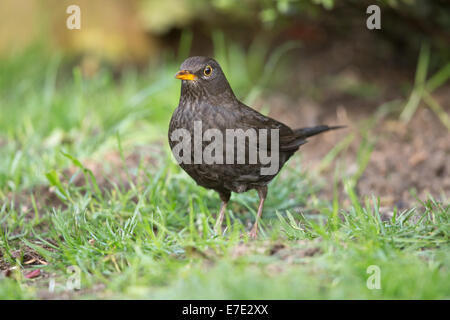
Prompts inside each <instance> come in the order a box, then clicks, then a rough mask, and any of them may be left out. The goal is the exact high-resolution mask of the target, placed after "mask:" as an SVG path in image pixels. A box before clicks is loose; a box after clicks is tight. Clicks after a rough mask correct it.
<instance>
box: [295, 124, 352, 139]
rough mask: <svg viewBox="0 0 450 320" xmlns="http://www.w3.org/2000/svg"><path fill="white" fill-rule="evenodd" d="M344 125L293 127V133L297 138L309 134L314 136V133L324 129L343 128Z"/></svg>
mask: <svg viewBox="0 0 450 320" xmlns="http://www.w3.org/2000/svg"><path fill="white" fill-rule="evenodd" d="M345 127H346V126H333V127H329V126H325V125H322V126H316V127H308V128H300V129H295V130H294V133H295V135H296V136H298V137H299V138H303V139H305V138H308V137H311V136H315V135H316V134H319V133H322V132H325V131H329V130H335V129H341V128H345Z"/></svg>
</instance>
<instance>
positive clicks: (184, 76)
mask: <svg viewBox="0 0 450 320" xmlns="http://www.w3.org/2000/svg"><path fill="white" fill-rule="evenodd" d="M175 78H177V79H181V80H195V79H197V76H196V75H195V74H193V73H190V72H189V71H187V70H180V71H178V72H177V74H176V75H175Z"/></svg>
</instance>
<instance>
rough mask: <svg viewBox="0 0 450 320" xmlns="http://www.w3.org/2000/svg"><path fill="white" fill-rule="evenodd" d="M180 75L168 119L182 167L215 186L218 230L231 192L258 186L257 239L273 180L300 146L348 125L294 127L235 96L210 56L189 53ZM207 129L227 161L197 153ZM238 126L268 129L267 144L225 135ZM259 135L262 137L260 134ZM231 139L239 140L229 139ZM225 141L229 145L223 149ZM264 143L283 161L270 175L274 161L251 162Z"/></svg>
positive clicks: (202, 148)
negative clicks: (176, 99) (176, 101)
mask: <svg viewBox="0 0 450 320" xmlns="http://www.w3.org/2000/svg"><path fill="white" fill-rule="evenodd" d="M175 78H176V79H180V80H181V94H180V99H179V104H178V107H177V108H176V109H175V110H174V112H173V114H172V117H171V119H170V123H169V130H168V136H169V145H170V148H171V150H172V153H173V154H174V156H175V158H177V161H178V163H179V165H180V166H181V168H182V169H183V170H184V171H185V172H186V173H187V174H188V175H189V176H190V177H191V178H192V179H193V180H195V182H196V183H197V184H198V185H200V186H202V187H204V188H207V189H213V190H215V191H216V192H217V193H218V194H219V197H220V199H221V201H222V204H221V207H220V211H219V214H218V217H217V219H216V223H215V227H214V230H215V231H216V232H221V231H220V230H221V226H222V222H223V219H224V215H225V212H226V207H227V204H228V202H229V200H230V197H231V193H232V192H235V193H242V192H246V191H249V190H256V191H257V193H258V196H259V206H258V211H257V214H256V219H255V222H254V224H253V227H252V228H251V231H250V232H249V236H250V238H253V239H254V238H257V233H258V222H259V219H261V216H262V212H263V207H264V202H265V200H266V197H267V192H268V184H269V182H270V181H271V180H272V179H273V178H274V177H275V176H276V175H277V174H278V173H279V171H280V170H281V168H282V167H283V165H284V164H285V163H286V161H288V160H289V158H290V157H291V156H292V155H293V154H294V153H295V152H296V151H297V150H298V149H299V147H300V146H301V145H303V144H304V143H306V141H307V140H306V139H307V138H308V137H311V136H314V135H317V134H319V133H323V132H326V131H329V130H334V129H338V128H342V127H343V126H327V125H319V126H314V127H307V128H299V129H291V128H290V127H288V126H287V125H285V124H283V123H281V122H279V121H277V120H275V119H272V118H270V117H267V116H264V115H263V114H261V113H259V112H258V111H256V110H254V109H252V108H251V107H249V106H247V105H245V104H244V103H243V102H241V101H240V100H239V99H238V98H237V97H236V95H235V94H234V92H233V90H232V88H231V86H230V84H229V82H228V80H227V78H226V77H225V74H224V72H223V70H222V68H221V67H220V65H219V63H218V62H217V61H216V60H215V59H213V58H210V57H204V56H193V57H189V58H187V59H186V60H185V61H184V62H183V63H182V64H181V66H180V69H179V71H178V72H177V73H176V75H175ZM199 125H200V126H199ZM196 126H197V129H196ZM198 128H200V129H198ZM239 129H241V130H242V131H239ZM196 130H197V131H196ZM199 130H200V131H199ZM208 130H210V132H213V133H215V134H217V136H215V139H214V140H219V141H215V142H217V143H218V144H217V145H218V146H222V149H223V150H220V149H216V150H215V154H214V156H219V158H215V159H216V160H217V159H219V160H220V158H221V157H222V161H215V162H214V161H213V162H211V161H209V162H208V161H206V160H205V159H203V160H205V161H201V160H202V159H200V161H198V159H195V156H198V155H199V154H198V152H199V151H196V150H195V148H197V149H198V150H200V153H201V152H204V151H206V148H208V144H210V143H211V141H212V138H210V141H208V139H203V140H201V141H200V143H198V144H197V147H195V141H194V142H193V140H195V139H196V137H194V136H195V134H200V137H202V138H205V136H204V134H205V133H206V131H208ZM211 130H212V131H211ZM230 130H231V131H230ZM233 130H234V131H233ZM236 130H237V131H239V132H241V133H242V132H250V131H251V130H254V131H255V132H256V133H257V135H258V133H260V132H263V131H264V130H266V131H265V132H266V134H265V135H266V141H265V143H264V144H263V143H262V141H263V140H261V139H260V140H258V141H257V142H256V143H253V144H252V143H251V141H250V140H251V139H250V137H249V136H245V137H244V138H245V140H244V143H242V141H243V140H241V143H236V140H235V139H234V138H233V141H228V140H227V141H224V140H220V139H225V138H224V136H226V137H227V138H228V136H227V134H228V132H236ZM251 132H253V131H251ZM183 134H184V135H185V136H186V135H187V137H185V136H183ZM221 134H222V137H221V136H220V135H221ZM181 136H183V139H181ZM258 137H260V138H261V137H262V136H261V134H260V135H259V136H258ZM230 140H231V139H230ZM231 142H233V143H234V144H230V143H231ZM272 142H274V143H278V145H277V144H274V145H272ZM183 143H185V144H183ZM223 145H225V146H226V148H223ZM230 146H231V147H230ZM273 146H275V147H273ZM228 147H229V148H228ZM264 147H265V148H266V149H267V154H268V155H272V154H273V155H277V159H276V160H277V161H278V167H276V166H275V170H272V171H270V172H269V173H265V174H263V173H262V171H263V170H262V169H264V168H265V169H267V170H269V166H270V164H268V163H267V162H263V161H262V158H260V157H257V160H256V162H255V159H253V162H251V161H250V160H251V157H250V151H251V150H254V151H255V150H256V152H260V151H261V150H262V148H264ZM239 148H240V149H239ZM252 148H253V149H252ZM237 151H240V152H242V151H244V152H246V153H245V156H244V160H245V161H242V160H243V159H242V158H241V161H240V162H239V161H237V158H238V157H239V154H237V153H238V152H237ZM196 152H197V153H196ZM213 153H214V152H212V153H211V154H213ZM227 153H228V154H230V153H232V155H231V156H229V158H230V159H229V160H231V161H228V159H227V161H225V160H223V159H225V158H226V157H227ZM257 155H260V153H257Z"/></svg>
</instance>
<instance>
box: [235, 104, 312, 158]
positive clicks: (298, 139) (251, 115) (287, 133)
mask: <svg viewBox="0 0 450 320" xmlns="http://www.w3.org/2000/svg"><path fill="white" fill-rule="evenodd" d="M237 112H238V114H239V118H238V120H237V123H236V127H244V128H254V129H256V130H258V129H269V130H270V129H278V130H279V146H280V151H281V152H295V151H296V150H297V149H298V147H299V146H301V145H302V144H304V143H306V140H305V139H304V138H305V137H304V135H302V134H299V133H296V132H294V131H293V130H292V129H291V128H289V127H288V126H287V125H285V124H283V123H281V122H279V121H277V120H275V119H272V118H270V117H267V116H265V115H263V114H261V113H259V112H258V111H256V110H254V109H252V108H250V107H248V106H246V105H245V104H243V103H241V104H240V106H239V108H238V111H237ZM269 135H270V134H269ZM269 141H270V140H269ZM270 145H271V144H270V143H268V147H269V148H270Z"/></svg>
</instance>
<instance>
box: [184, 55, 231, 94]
mask: <svg viewBox="0 0 450 320" xmlns="http://www.w3.org/2000/svg"><path fill="white" fill-rule="evenodd" d="M175 78H177V79H180V80H182V85H181V86H182V91H184V90H186V91H187V92H192V93H200V92H206V94H207V95H208V96H219V95H221V96H223V95H230V96H232V97H234V94H233V91H232V90H231V87H230V85H229V83H228V81H227V78H226V77H225V74H224V73H223V71H222V68H221V67H220V65H219V63H218V62H217V61H216V60H214V59H212V58H208V57H200V56H198V57H190V58H187V59H186V60H184V62H183V63H182V64H181V66H180V71H178V72H177V74H176V75H175Z"/></svg>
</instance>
